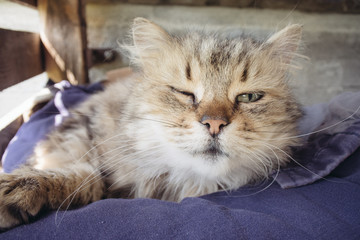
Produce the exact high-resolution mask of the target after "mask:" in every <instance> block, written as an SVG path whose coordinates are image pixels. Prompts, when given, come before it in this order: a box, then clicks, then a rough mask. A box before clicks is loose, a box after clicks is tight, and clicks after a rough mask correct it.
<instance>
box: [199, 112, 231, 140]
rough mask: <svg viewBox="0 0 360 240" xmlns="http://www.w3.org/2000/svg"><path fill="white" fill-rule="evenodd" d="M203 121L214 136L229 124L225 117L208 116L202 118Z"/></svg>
mask: <svg viewBox="0 0 360 240" xmlns="http://www.w3.org/2000/svg"><path fill="white" fill-rule="evenodd" d="M201 123H202V124H204V125H205V126H206V127H207V128H208V130H209V133H210V135H211V136H213V137H214V136H216V135H218V134H219V133H220V131H221V129H222V128H223V127H225V126H226V125H228V124H229V122H228V121H227V120H226V119H224V118H209V117H207V116H204V117H203V118H202V119H201Z"/></svg>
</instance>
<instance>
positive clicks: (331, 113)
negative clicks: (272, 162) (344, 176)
mask: <svg viewBox="0 0 360 240" xmlns="http://www.w3.org/2000/svg"><path fill="white" fill-rule="evenodd" d="M300 128H301V131H302V133H303V134H302V135H303V138H304V142H305V144H304V145H303V146H302V147H301V148H298V149H296V151H295V156H294V159H293V161H292V162H291V164H290V165H289V166H287V167H286V168H285V169H282V170H281V171H280V173H279V174H278V176H277V178H276V181H277V183H279V184H280V185H281V187H283V188H290V187H298V186H303V185H306V184H310V183H313V182H315V181H317V180H319V179H321V178H323V177H326V176H327V175H328V174H330V172H331V171H333V170H334V169H335V168H336V167H337V166H338V165H339V164H340V163H341V162H343V161H344V160H345V159H346V158H347V157H349V156H350V155H351V154H352V153H353V152H355V150H356V149H357V148H358V147H359V146H360V93H359V92H358V93H351V92H348V93H344V94H341V95H339V96H337V97H335V98H334V99H332V100H331V101H330V102H329V103H323V104H318V105H315V106H310V107H307V108H305V117H304V118H303V119H302V121H301V122H300ZM312 132H313V133H312ZM308 133H312V134H308ZM295 161H298V162H299V163H296V162H295ZM299 164H301V165H302V166H300V165H299Z"/></svg>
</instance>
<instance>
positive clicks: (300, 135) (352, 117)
mask: <svg viewBox="0 0 360 240" xmlns="http://www.w3.org/2000/svg"><path fill="white" fill-rule="evenodd" d="M359 111H360V105H359V106H358V107H357V108H356V110H355V111H354V112H353V113H352V114H350V115H349V116H348V117H346V118H344V119H342V120H340V121H338V122H336V123H334V124H331V125H330V126H327V127H324V128H321V129H319V130H316V131H312V132H309V133H304V134H299V135H295V136H290V137H281V138H273V139H272V140H287V139H294V138H301V137H306V136H309V135H312V134H315V133H319V132H323V131H326V130H328V129H331V128H333V127H336V126H338V125H339V124H342V123H344V122H346V121H348V120H354V119H355V120H356V118H354V116H355V115H356V114H357V113H358V112H359Z"/></svg>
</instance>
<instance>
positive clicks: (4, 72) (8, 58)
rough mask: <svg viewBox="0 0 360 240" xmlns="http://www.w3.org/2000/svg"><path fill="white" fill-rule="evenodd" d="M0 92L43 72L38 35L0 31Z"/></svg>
mask: <svg viewBox="0 0 360 240" xmlns="http://www.w3.org/2000/svg"><path fill="white" fill-rule="evenodd" d="M0 46H1V47H0V90H3V89H5V88H7V87H10V86H12V85H15V84H17V83H19V82H22V81H23V80H26V79H28V78H31V77H33V76H35V75H38V74H40V73H42V72H43V71H44V64H43V61H42V52H41V47H40V37H39V34H38V33H29V32H20V31H12V30H7V29H0Z"/></svg>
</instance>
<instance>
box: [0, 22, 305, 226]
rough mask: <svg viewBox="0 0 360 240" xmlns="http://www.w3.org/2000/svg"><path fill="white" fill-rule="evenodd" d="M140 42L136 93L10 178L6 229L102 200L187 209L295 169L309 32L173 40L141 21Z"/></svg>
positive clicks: (120, 88)
mask: <svg viewBox="0 0 360 240" xmlns="http://www.w3.org/2000/svg"><path fill="white" fill-rule="evenodd" d="M132 36H133V42H132V44H129V45H124V46H123V48H124V49H125V50H127V52H128V55H129V57H130V58H131V62H132V64H133V65H134V66H135V67H136V69H138V73H137V74H136V75H134V78H133V81H132V83H131V85H126V86H125V85H123V84H122V82H115V83H113V84H111V85H109V86H108V87H107V88H106V90H105V91H104V92H101V93H99V94H96V95H94V96H92V97H91V98H90V99H89V100H87V101H86V102H84V103H83V104H81V105H80V106H79V107H77V108H76V109H74V110H72V112H71V117H70V118H68V119H67V120H66V121H65V122H64V123H63V124H62V125H61V126H60V127H59V128H57V129H56V130H54V131H53V132H52V133H50V134H49V135H48V137H47V139H46V140H44V141H42V142H40V143H39V144H38V146H37V147H36V149H35V153H34V155H33V157H32V158H31V159H30V160H31V161H30V165H31V167H28V166H27V167H26V168H25V167H24V168H20V169H18V170H16V171H15V172H14V173H12V174H9V175H2V176H0V227H3V228H7V227H12V226H15V225H17V224H20V223H22V222H26V221H27V219H28V216H29V215H30V216H33V215H36V214H37V213H38V211H40V210H39V209H41V208H47V209H57V208H62V209H67V208H68V207H69V206H71V207H75V206H81V205H84V204H87V203H89V202H92V201H95V200H98V199H100V198H102V197H114V196H116V197H126V198H138V197H149V198H158V199H163V200H169V201H181V200H182V199H183V198H185V197H190V196H200V195H203V194H208V193H212V192H216V191H219V190H234V189H237V188H239V187H240V186H243V185H246V184H249V183H253V182H256V181H259V180H262V179H264V178H267V177H268V176H269V174H270V173H271V172H273V171H274V170H278V168H279V167H280V166H282V165H285V164H286V163H287V162H288V154H290V152H291V147H292V146H295V145H297V144H299V142H298V140H297V139H296V138H291V136H295V135H296V134H297V120H298V119H299V117H300V116H301V110H300V108H299V106H298V104H297V102H296V101H295V100H294V98H293V97H292V94H291V92H290V90H289V88H288V86H287V84H286V82H287V78H288V77H289V74H288V73H289V70H290V69H291V67H292V66H293V64H292V63H293V60H294V58H296V57H297V53H296V51H297V48H298V46H299V43H300V38H301V26H299V25H291V26H288V27H286V28H285V29H283V30H281V31H280V32H278V33H275V34H274V35H273V36H271V37H270V38H269V39H268V40H266V41H264V42H257V41H255V40H253V39H250V38H239V37H236V38H230V37H227V36H224V35H223V34H216V33H206V32H201V31H189V32H188V33H187V34H184V35H182V36H179V35H171V34H169V33H167V32H166V31H165V30H163V29H162V28H161V27H159V26H157V25H156V24H154V23H152V22H150V21H148V20H146V19H142V18H138V19H136V20H135V21H134V25H133V28H132ZM255 93H256V94H260V95H261V98H260V99H258V100H255V101H252V102H241V101H238V99H239V98H238V97H239V96H240V95H242V94H255ZM219 123H221V124H219ZM211 124H213V126H211ZM216 124H219V125H216ZM215 125H216V126H215ZM210 127H211V129H217V130H216V133H215V132H214V131H215V130H211V131H210ZM67 176H68V177H69V179H67V178H66V177H67ZM25 180H26V181H25ZM24 181H25V182H28V183H29V184H27V185H26V186H24V185H23V184H21V183H22V182H24ZM44 186H45V187H44ZM65 186H66V187H65ZM21 198H24V199H25V200H23V201H21V203H19V199H21ZM39 199H40V200H39ZM34 201H37V203H38V204H36V209H34V208H33V207H32V206H33V205H32V203H33V202H34ZM14 206H15V207H14ZM13 208H15V209H16V214H13V213H12V212H13Z"/></svg>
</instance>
